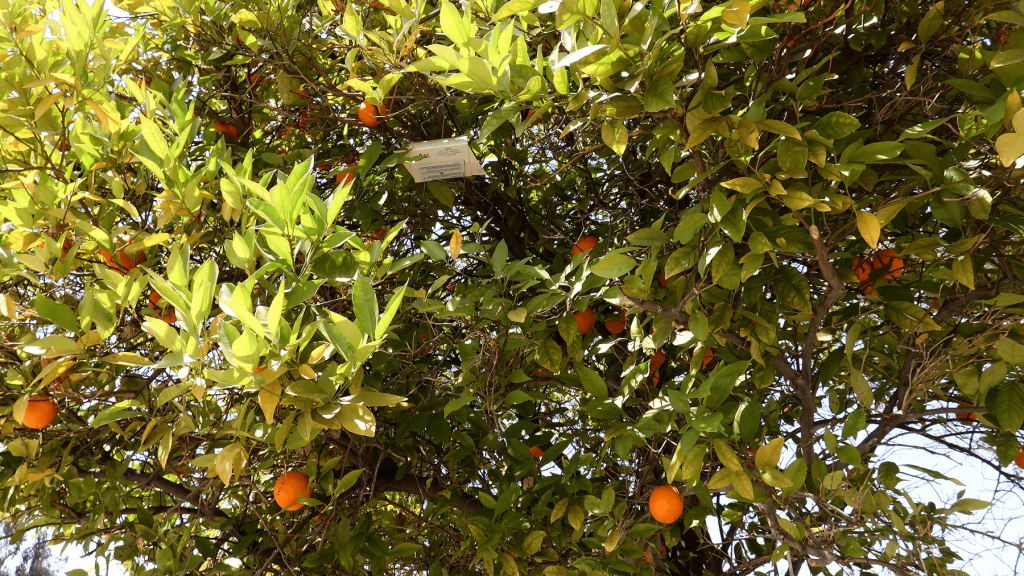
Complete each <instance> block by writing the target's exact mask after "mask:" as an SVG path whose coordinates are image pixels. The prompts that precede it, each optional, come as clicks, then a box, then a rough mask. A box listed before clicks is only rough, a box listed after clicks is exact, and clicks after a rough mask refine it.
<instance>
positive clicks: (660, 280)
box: [658, 274, 668, 288]
mask: <svg viewBox="0 0 1024 576" xmlns="http://www.w3.org/2000/svg"><path fill="white" fill-rule="evenodd" d="M658 284H661V287H662V288H668V278H665V275H664V274H662V275H660V276H658Z"/></svg>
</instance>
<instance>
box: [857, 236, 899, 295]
mask: <svg viewBox="0 0 1024 576" xmlns="http://www.w3.org/2000/svg"><path fill="white" fill-rule="evenodd" d="M876 270H881V271H882V274H881V275H879V274H878V273H877V272H876ZM853 273H854V274H855V275H856V276H857V280H859V281H860V290H861V292H863V293H864V295H865V296H878V293H877V292H875V287H874V280H877V279H883V280H895V279H897V278H899V276H900V274H902V273H903V259H902V258H900V257H899V255H898V254H897V253H896V251H895V250H893V249H891V248H886V249H885V250H879V251H878V252H876V253H875V254H874V255H873V256H870V257H865V256H856V257H854V259H853ZM872 276H874V279H872Z"/></svg>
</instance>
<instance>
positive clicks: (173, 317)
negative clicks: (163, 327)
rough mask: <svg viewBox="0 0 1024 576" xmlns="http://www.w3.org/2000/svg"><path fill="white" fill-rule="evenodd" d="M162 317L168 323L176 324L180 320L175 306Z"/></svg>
mask: <svg viewBox="0 0 1024 576" xmlns="http://www.w3.org/2000/svg"><path fill="white" fill-rule="evenodd" d="M160 319H161V320H163V321H164V322H167V323H168V324H174V323H175V322H177V321H178V315H177V314H176V313H175V312H174V308H168V309H167V310H166V311H164V315H163V316H161V317H160Z"/></svg>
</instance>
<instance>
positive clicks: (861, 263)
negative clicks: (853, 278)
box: [853, 256, 873, 283]
mask: <svg viewBox="0 0 1024 576" xmlns="http://www.w3.org/2000/svg"><path fill="white" fill-rule="evenodd" d="M871 270H873V268H872V265H871V262H870V261H869V260H868V259H867V258H863V257H861V256H854V257H853V273H854V274H856V275H857V280H860V281H861V283H864V282H867V281H868V277H869V276H871Z"/></svg>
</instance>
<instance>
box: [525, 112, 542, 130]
mask: <svg viewBox="0 0 1024 576" xmlns="http://www.w3.org/2000/svg"><path fill="white" fill-rule="evenodd" d="M536 114H537V111H536V110H530V111H529V112H527V113H526V119H527V120H529V119H530V118H533V117H534V116H535V115H536ZM540 120H541V118H540V116H537V118H536V119H534V121H533V122H530V126H536V125H537V124H538V123H540Z"/></svg>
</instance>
